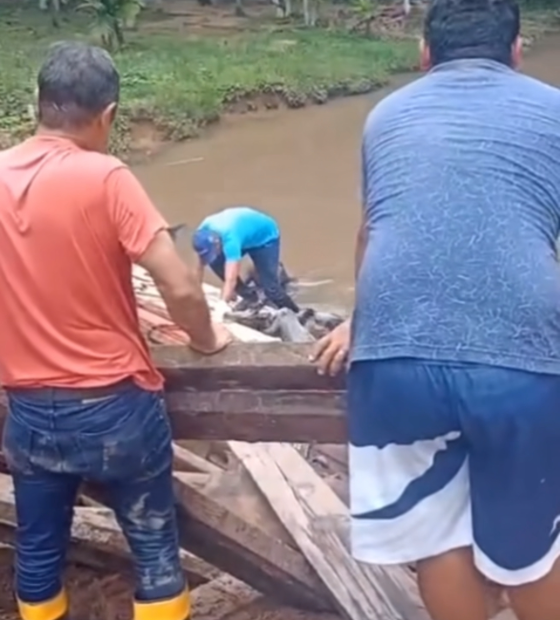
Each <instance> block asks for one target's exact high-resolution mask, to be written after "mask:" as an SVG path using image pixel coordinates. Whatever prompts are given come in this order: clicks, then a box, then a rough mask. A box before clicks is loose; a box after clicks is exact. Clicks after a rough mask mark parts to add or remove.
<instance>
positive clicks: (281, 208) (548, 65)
mask: <svg viewBox="0 0 560 620" xmlns="http://www.w3.org/2000/svg"><path fill="white" fill-rule="evenodd" d="M559 57H560V35H555V36H550V37H548V38H546V39H544V40H543V41H542V43H541V44H540V45H539V46H538V47H537V48H536V49H535V50H533V51H532V52H531V53H530V54H529V55H528V57H527V59H526V60H525V62H524V64H523V71H524V72H526V73H528V74H530V75H533V76H535V77H537V78H540V79H543V80H546V81H548V82H550V83H551V84H554V85H558V86H560V63H558V58H559ZM414 77H415V76H413V75H409V76H399V77H397V78H395V79H394V80H393V81H392V83H391V85H390V86H389V87H388V88H386V89H383V90H379V91H377V92H375V93H372V94H371V95H367V96H363V97H354V98H348V99H340V100H337V101H334V102H331V103H329V104H327V105H325V106H312V107H308V108H304V109H302V110H297V111H293V110H276V111H273V112H264V113H262V114H261V113H256V114H249V115H242V116H233V117H231V118H225V119H224V120H223V121H222V122H221V123H220V124H219V125H216V126H215V127H213V128H212V129H210V130H209V131H208V132H207V133H206V134H205V135H204V136H203V137H202V138H200V139H197V140H192V141H189V142H185V143H182V144H178V145H175V146H173V147H171V148H170V149H168V150H166V152H165V153H164V154H162V155H161V156H159V157H158V158H156V159H154V160H152V161H151V162H150V164H148V165H143V166H138V167H137V168H136V173H137V174H138V176H139V177H140V179H141V180H142V182H143V183H144V185H145V187H146V189H147V190H148V192H149V193H150V195H151V196H152V198H153V199H154V200H155V202H156V204H157V205H158V206H159V208H160V209H161V210H162V212H163V213H164V214H165V216H166V217H167V218H168V219H169V221H170V222H171V223H178V222H185V223H187V224H189V225H191V226H196V224H197V223H198V222H199V221H200V220H201V219H202V218H203V217H205V216H206V215H208V214H210V213H212V212H213V211H215V210H219V209H221V208H223V207H225V206H231V205H235V204H245V205H251V206H255V207H259V208H261V209H263V210H265V211H268V212H269V213H270V214H271V215H273V216H274V217H276V218H277V220H278V222H279V223H280V226H281V230H282V243H283V259H284V261H285V263H286V265H287V267H288V269H289V270H290V271H291V272H293V273H294V274H295V275H297V276H298V277H299V278H302V279H303V280H304V281H306V280H308V281H315V282H317V281H319V283H318V285H317V286H313V287H309V288H307V287H305V288H303V289H302V292H301V296H300V299H302V300H304V301H307V302H313V303H314V304H318V305H327V306H329V307H331V308H344V307H348V306H349V305H350V304H351V303H352V297H353V277H352V263H353V244H354V235H355V233H356V227H357V225H358V221H359V212H360V206H359V201H358V196H359V166H358V159H359V145H360V134H361V131H362V126H363V123H364V120H365V117H366V115H367V113H368V111H369V110H370V109H371V107H372V106H373V105H374V104H375V103H376V102H377V101H379V100H380V99H381V98H382V97H384V96H385V95H386V94H387V93H388V92H390V91H391V90H393V89H394V88H397V87H398V86H400V85H402V84H404V83H406V82H407V81H408V80H411V79H414ZM186 245H187V244H185V246H186ZM183 251H184V252H185V255H186V256H188V250H187V249H186V247H185V248H184V249H183ZM320 281H327V282H326V283H325V282H323V283H322V284H321V282H320Z"/></svg>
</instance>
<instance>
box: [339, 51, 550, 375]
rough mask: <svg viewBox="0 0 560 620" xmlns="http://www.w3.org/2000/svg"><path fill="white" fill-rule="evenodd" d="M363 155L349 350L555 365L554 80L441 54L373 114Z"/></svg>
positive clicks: (366, 355) (355, 357) (530, 366)
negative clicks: (363, 228) (362, 244)
mask: <svg viewBox="0 0 560 620" xmlns="http://www.w3.org/2000/svg"><path fill="white" fill-rule="evenodd" d="M362 158H363V185H364V187H363V199H364V209H365V218H366V222H367V226H368V230H369V241H368V247H367V252H366V254H365V256H364V260H363V263H362V268H361V272H360V275H359V279H358V283H357V291H356V295H357V299H356V309H355V314H354V327H353V343H352V351H351V360H352V361H359V360H372V359H384V358H394V357H413V358H421V359H434V360H443V361H445V360H448V361H467V362H476V363H482V364H491V365H496V366H503V367H510V368H518V369H525V370H529V371H535V372H545V373H553V374H560V265H559V264H558V262H557V259H556V252H555V242H556V238H557V237H558V234H559V228H560V91H559V90H557V89H556V88H553V87H551V86H548V85H546V84H544V83H541V82H539V81H537V80H534V79H532V78H529V77H527V76H525V75H522V74H520V73H517V72H515V71H513V70H511V69H509V68H507V67H505V66H503V65H501V64H499V63H496V62H492V61H486V60H459V61H453V62H449V63H445V64H443V65H440V66H438V67H437V68H435V69H433V70H432V71H431V72H430V73H428V74H427V75H426V76H424V77H422V78H421V79H419V80H417V81H416V82H413V83H412V84H410V85H408V86H406V87H404V88H401V89H400V90H398V91H397V92H395V93H393V94H392V95H390V96H389V97H387V98H386V99H384V100H383V101H382V102H381V103H380V104H379V105H378V106H377V107H376V108H375V109H374V110H373V111H372V112H371V113H370V115H369V118H368V120H367V122H366V126H365V130H364V138H363V148H362Z"/></svg>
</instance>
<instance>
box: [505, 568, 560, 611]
mask: <svg viewBox="0 0 560 620" xmlns="http://www.w3.org/2000/svg"><path fill="white" fill-rule="evenodd" d="M508 594H509V598H510V601H511V605H512V607H513V610H514V611H515V613H516V614H517V617H518V619H519V620H559V619H560V560H557V561H556V563H555V565H554V568H553V569H552V571H551V572H550V573H549V574H548V575H547V576H546V577H543V579H540V580H539V581H535V582H534V583H528V584H526V585H524V586H519V587H517V588H510V589H509V590H508Z"/></svg>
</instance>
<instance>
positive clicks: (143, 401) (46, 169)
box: [0, 43, 231, 620]
mask: <svg viewBox="0 0 560 620" xmlns="http://www.w3.org/2000/svg"><path fill="white" fill-rule="evenodd" d="M118 98H119V75H118V73H117V70H116V69H115V66H114V64H113V62H112V60H111V58H110V56H109V55H108V54H107V53H106V52H105V51H104V50H101V49H99V48H96V47H91V46H88V45H84V44H82V43H59V44H56V45H54V46H53V47H52V48H51V49H50V50H49V53H48V55H47V58H46V60H45V62H44V64H43V66H42V68H41V70H40V73H39V79H38V118H39V129H38V132H37V134H36V135H35V136H34V137H33V138H30V139H29V140H26V141H25V142H23V143H22V144H20V145H18V146H16V147H14V148H12V149H9V150H7V151H4V152H2V153H0V247H1V248H2V251H1V252H0V290H2V303H1V304H0V325H2V338H0V381H1V382H2V384H3V386H4V387H5V389H6V392H7V395H8V401H9V414H8V417H7V420H6V424H5V428H4V441H3V450H4V454H5V456H6V459H7V461H8V464H9V466H10V470H11V472H12V475H13V480H14V487H15V498H16V504H17V516H18V532H17V541H16V544H17V555H16V557H17V560H16V590H17V598H18V604H19V611H20V614H21V617H22V618H23V620H59V619H61V618H67V609H68V604H67V598H66V594H65V591H64V586H63V583H62V569H63V564H64V556H65V552H66V546H67V544H68V540H69V533H70V526H71V522H72V511H73V505H74V500H75V498H76V493H77V491H78V487H79V485H80V482H81V481H82V480H83V479H89V480H93V481H96V482H100V483H103V484H104V485H105V487H106V490H107V491H108V496H109V497H110V501H111V502H112V507H113V508H114V510H115V513H116V516H117V519H118V521H119V523H120V526H121V527H122V529H123V532H124V534H125V536H126V538H127V540H128V543H129V545H130V548H131V551H132V553H133V556H134V562H135V567H136V577H137V588H136V594H135V605H134V614H135V619H136V620H185V619H186V618H187V617H188V615H189V607H190V605H189V597H188V593H187V585H186V583H185V579H184V574H183V571H182V569H181V565H180V561H179V548H178V536H177V524H176V520H175V511H174V505H173V491H172V446H171V430H170V426H169V421H168V418H167V414H166V410H165V404H164V400H163V392H162V388H163V380H162V377H161V375H160V374H159V372H158V371H157V370H156V368H154V365H153V363H152V361H151V359H150V353H149V350H148V348H147V346H146V343H145V341H144V339H143V338H142V335H141V332H140V328H139V322H138V317H137V313H136V304H135V299H134V293H133V288H132V283H131V265H132V263H137V264H139V265H141V266H143V267H145V268H146V269H147V271H148V272H149V273H150V274H151V275H152V277H153V278H154V281H155V283H156V285H157V286H158V288H159V290H160V292H161V294H162V296H163V299H164V300H165V303H166V305H167V308H168V310H169V313H170V315H171V317H172V319H173V320H174V321H175V322H176V323H177V324H178V325H179V326H180V327H182V328H183V329H184V330H185V331H186V332H187V333H188V334H189V336H190V339H191V344H190V346H191V347H192V348H193V349H195V350H197V351H199V352H201V353H205V354H212V353H215V352H217V351H219V350H220V349H222V348H223V347H224V346H226V345H227V344H228V343H229V341H230V338H231V337H230V335H229V333H228V332H227V331H225V330H224V328H221V327H218V326H214V325H212V323H211V321H210V314H209V310H208V306H207V304H206V301H205V299H204V295H203V293H202V289H201V287H200V284H199V283H198V281H197V277H196V273H195V272H194V270H191V269H190V268H188V267H187V266H186V265H185V264H184V263H183V262H182V261H181V259H180V258H179V256H178V255H177V252H176V250H175V247H174V244H173V242H172V240H171V238H170V236H169V234H168V232H167V223H166V222H165V220H164V219H163V218H162V216H161V215H160V214H159V213H158V211H157V210H156V209H155V207H154V206H153V204H152V203H151V201H150V199H149V198H148V196H147V195H146V193H145V192H144V190H143V189H142V187H141V186H140V184H139V183H138V181H137V180H136V178H135V177H134V175H133V174H132V173H131V172H130V170H129V169H128V168H127V167H126V166H125V165H124V164H123V163H122V162H121V161H119V160H118V159H116V158H114V157H111V156H109V155H107V154H106V150H107V144H108V138H109V132H110V129H111V125H112V122H113V120H114V118H115V113H116V108H117V102H118Z"/></svg>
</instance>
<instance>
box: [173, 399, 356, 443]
mask: <svg viewBox="0 0 560 620" xmlns="http://www.w3.org/2000/svg"><path fill="white" fill-rule="evenodd" d="M167 403H168V410H169V416H170V419H171V425H172V427H173V437H174V439H175V440H181V439H202V440H207V439H211V440H226V439H227V440H231V439H235V440H241V441H278V440H282V441H297V442H311V441H314V442H323V441H324V442H330V441H332V440H333V439H338V440H340V441H342V440H344V438H345V437H346V421H345V418H344V415H343V411H344V396H343V395H342V393H334V392H327V391H314V390H300V391H296V390H293V391H290V390H261V391H256V390H222V391H220V392H173V391H168V392H167Z"/></svg>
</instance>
